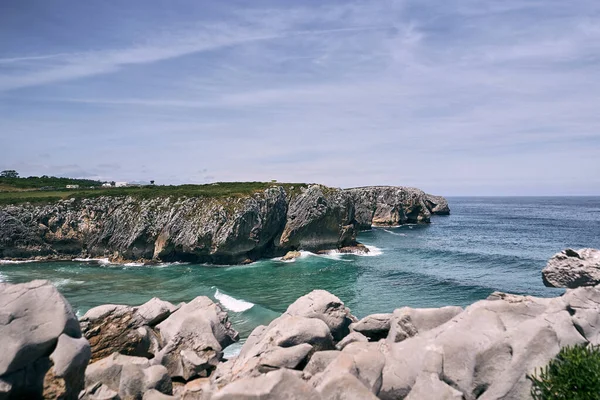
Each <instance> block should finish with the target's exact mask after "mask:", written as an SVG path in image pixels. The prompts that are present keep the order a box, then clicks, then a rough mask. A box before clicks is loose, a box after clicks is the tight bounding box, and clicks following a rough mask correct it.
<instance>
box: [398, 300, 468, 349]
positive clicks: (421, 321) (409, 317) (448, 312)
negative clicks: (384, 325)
mask: <svg viewBox="0 0 600 400" xmlns="http://www.w3.org/2000/svg"><path fill="white" fill-rule="evenodd" d="M462 311H463V310H462V308H460V307H453V306H447V307H441V308H410V307H402V308H398V309H396V310H394V313H393V314H392V318H391V320H390V331H389V334H388V337H387V338H388V340H389V341H391V342H401V341H402V340H405V339H407V338H409V337H412V336H415V335H416V334H417V333H419V332H425V331H428V330H431V329H433V328H436V327H438V326H440V325H442V324H444V323H446V322H447V321H449V320H451V319H452V318H454V317H455V316H456V315H458V314H460V313H461V312H462Z"/></svg>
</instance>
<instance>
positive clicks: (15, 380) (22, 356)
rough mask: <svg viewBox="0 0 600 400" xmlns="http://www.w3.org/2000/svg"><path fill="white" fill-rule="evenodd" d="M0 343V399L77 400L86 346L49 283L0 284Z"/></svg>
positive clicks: (67, 307)
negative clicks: (52, 398) (53, 398)
mask: <svg viewBox="0 0 600 400" xmlns="http://www.w3.org/2000/svg"><path fill="white" fill-rule="evenodd" d="M0 338H1V339H0V354H2V357H0V395H1V396H3V398H8V399H20V398H41V397H42V395H44V396H52V395H56V396H57V397H59V398H62V399H76V398H77V394H78V393H79V391H80V390H81V389H82V388H83V387H82V383H83V378H82V377H83V374H84V371H85V366H86V364H87V362H88V359H89V345H88V344H87V342H86V340H85V339H81V330H80V328H79V323H78V322H77V318H76V317H75V314H74V313H73V310H72V309H71V306H70V305H69V303H68V302H67V301H66V300H65V299H64V297H63V296H62V295H61V294H60V293H59V292H58V290H56V288H55V287H54V286H53V285H52V284H51V283H50V282H48V281H39V280H36V281H31V282H28V283H23V284H17V285H13V284H8V283H0ZM44 389H45V390H46V393H44ZM43 393H44V394H43Z"/></svg>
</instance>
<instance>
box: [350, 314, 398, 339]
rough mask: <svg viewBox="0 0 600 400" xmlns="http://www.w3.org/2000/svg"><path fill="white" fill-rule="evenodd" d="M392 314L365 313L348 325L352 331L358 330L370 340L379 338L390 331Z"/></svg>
mask: <svg viewBox="0 0 600 400" xmlns="http://www.w3.org/2000/svg"><path fill="white" fill-rule="evenodd" d="M391 319H392V314H372V315H367V316H366V317H364V318H363V319H361V320H360V321H358V322H355V323H353V324H352V325H350V330H351V331H352V332H359V333H361V334H363V335H364V336H366V337H368V338H369V339H370V340H374V341H375V340H379V339H383V338H385V337H387V335H388V333H389V331H390V322H391Z"/></svg>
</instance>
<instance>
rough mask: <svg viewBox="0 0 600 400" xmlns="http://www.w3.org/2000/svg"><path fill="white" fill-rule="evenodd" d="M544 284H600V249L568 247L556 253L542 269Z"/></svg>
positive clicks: (572, 285)
mask: <svg viewBox="0 0 600 400" xmlns="http://www.w3.org/2000/svg"><path fill="white" fill-rule="evenodd" d="M542 278H543V280H544V285H546V286H550V287H564V288H576V287H580V286H595V285H598V284H600V250H596V249H580V250H577V251H576V250H572V249H566V250H564V251H561V252H560V253H557V254H555V255H554V256H553V257H552V258H551V259H550V260H549V261H548V264H547V265H546V268H544V269H543V270H542Z"/></svg>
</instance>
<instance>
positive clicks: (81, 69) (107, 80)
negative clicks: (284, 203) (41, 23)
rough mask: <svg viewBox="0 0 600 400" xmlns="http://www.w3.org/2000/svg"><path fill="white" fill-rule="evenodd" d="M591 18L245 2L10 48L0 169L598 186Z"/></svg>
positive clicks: (547, 190) (522, 187)
mask: <svg viewBox="0 0 600 400" xmlns="http://www.w3.org/2000/svg"><path fill="white" fill-rule="evenodd" d="M194 10H195V12H197V15H198V18H201V16H202V18H204V17H203V15H204V11H205V10H200V9H195V8H194ZM599 13H600V3H598V2H596V1H594V0H582V1H578V2H576V3H568V4H567V3H564V2H560V1H558V0H550V1H544V2H541V1H539V2H538V1H529V0H527V1H525V0H509V1H506V2H501V3H499V2H495V1H491V0H490V1H479V0H477V1H476V0H467V1H445V0H434V1H432V2H417V1H382V2H347V3H346V2H345V3H328V2H324V3H322V4H320V5H318V6H309V5H306V6H295V7H289V6H287V7H285V8H273V6H272V5H269V6H268V7H263V6H261V4H260V3H257V4H256V5H255V6H253V7H251V8H244V9H235V10H232V9H229V8H226V11H222V10H221V11H220V13H219V14H218V16H216V17H214V18H209V17H207V18H205V19H203V20H202V22H197V23H195V24H193V23H192V24H190V23H189V21H190V19H193V18H188V19H187V20H186V21H187V22H186V23H185V24H183V23H182V24H181V26H180V25H177V24H175V25H169V26H162V27H161V30H160V31H158V30H154V29H153V27H154V25H153V23H155V22H156V21H146V23H145V24H142V25H141V26H143V27H145V28H146V29H147V31H143V33H144V35H143V37H144V39H143V40H142V41H140V40H133V39H132V38H134V37H136V38H139V33H137V34H136V35H133V34H132V36H131V37H125V38H124V39H123V40H122V41H120V42H118V43H111V46H108V47H101V48H98V49H97V50H93V51H90V50H85V51H81V49H80V48H74V49H73V52H72V53H66V54H65V53H64V52H62V51H54V52H53V50H55V49H52V48H49V49H48V52H49V54H48V55H47V56H45V55H43V54H42V55H35V54H34V55H31V54H25V55H21V54H19V53H14V52H13V53H10V54H8V55H7V56H6V57H4V58H2V59H1V60H0V90H4V92H3V94H1V95H0V96H2V97H0V102H2V104H3V105H4V106H5V107H4V109H5V111H0V117H2V118H1V119H0V132H16V133H18V134H15V135H14V136H12V137H11V138H10V139H9V141H8V145H7V146H6V147H5V149H6V150H4V149H2V150H0V152H3V153H4V154H2V155H3V156H4V157H0V167H3V166H6V167H10V166H11V165H15V164H17V165H19V164H18V163H17V162H18V161H19V160H20V159H22V158H26V157H27V154H28V150H27V149H28V148H30V147H35V148H36V151H37V153H40V152H50V153H51V154H53V155H54V154H59V155H62V157H66V158H68V159H70V160H72V161H73V163H74V164H77V165H82V166H83V165H86V163H92V165H96V167H90V168H87V169H86V171H87V172H93V173H108V172H111V171H110V170H108V169H106V168H101V167H100V165H104V164H106V165H119V166H120V167H121V168H120V169H119V170H117V169H115V170H113V171H112V173H119V174H120V175H119V179H131V180H139V179H156V180H157V181H162V182H164V181H172V182H186V181H204V180H206V179H207V178H206V177H212V178H211V179H213V178H214V179H216V180H226V179H243V180H247V179H278V180H280V181H283V180H293V181H322V182H324V183H328V184H332V185H341V186H354V185H358V184H373V183H386V184H410V185H413V186H422V187H424V188H425V189H428V190H430V191H433V192H443V193H446V194H469V193H475V194H477V193H486V194H494V193H507V194H516V193H522V194H536V193H542V194H555V193H561V190H562V189H561V188H564V192H565V193H567V192H568V193H571V194H572V193H576V192H578V193H588V194H589V193H592V192H594V190H596V192H594V193H597V189H592V188H591V186H590V185H591V183H594V184H595V185H596V187H600V186H598V185H597V184H599V183H600V181H598V179H600V178H598V174H597V172H598V171H599V170H600V165H599V164H600V163H599V161H598V159H597V156H594V154H595V153H596V152H597V149H598V148H600V115H599V114H598V113H597V109H598V107H599V106H600V97H599V96H598V93H600V81H598V79H597V71H598V68H600V56H599V54H600V29H598V26H600V20H599V17H598V15H600V14H599ZM132 43H134V44H132ZM0 135H3V133H0ZM4 135H6V134H4ZM7 137H8V136H7ZM58 141H63V142H66V143H68V144H69V145H68V149H70V150H66V149H61V148H58V144H57V142H58ZM82 149H88V150H85V151H83V150H82ZM565 157H567V158H568V159H569V160H571V161H568V162H567V161H564V162H561V161H560V160H564V159H565ZM148 159H152V160H156V162H154V163H152V164H151V163H148V162H147V160H148ZM575 160H576V161H575ZM3 163H4V164H3ZM198 163H201V164H202V166H201V167H202V168H204V167H207V168H208V169H209V170H210V173H205V172H202V173H200V172H193V171H199V169H198V167H199V166H198ZM49 165H50V164H49ZM88 165H89V164H88ZM140 165H146V166H145V167H143V168H142V167H140ZM48 168H50V167H48ZM61 168H62V167H61ZM30 169H31V170H32V172H34V171H33V169H32V168H30ZM550 177H554V178H550ZM574 182H575V183H574ZM566 188H568V190H567V189H566Z"/></svg>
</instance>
